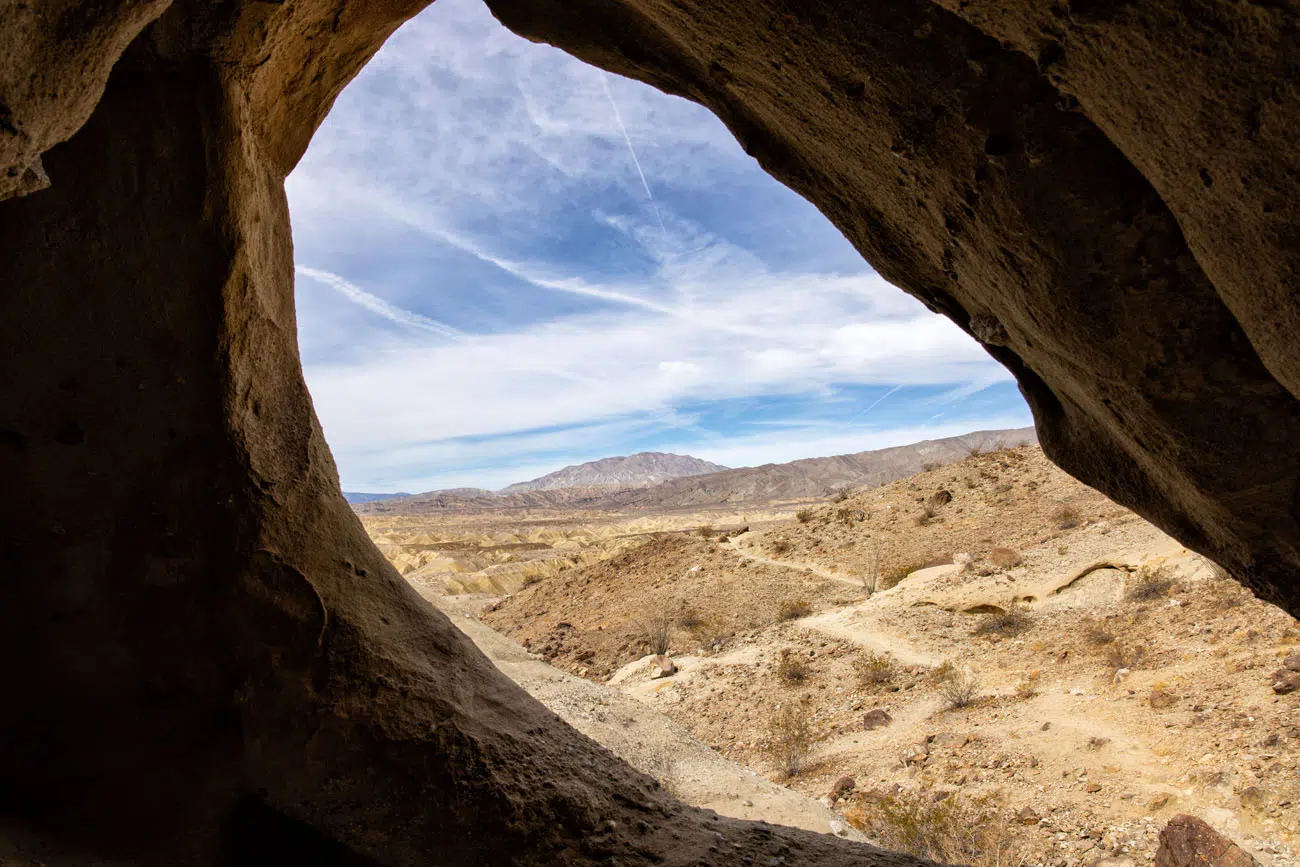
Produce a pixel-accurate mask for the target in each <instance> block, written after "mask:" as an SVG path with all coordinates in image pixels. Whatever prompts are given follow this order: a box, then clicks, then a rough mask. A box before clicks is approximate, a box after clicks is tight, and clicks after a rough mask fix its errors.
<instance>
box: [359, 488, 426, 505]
mask: <svg viewBox="0 0 1300 867" xmlns="http://www.w3.org/2000/svg"><path fill="white" fill-rule="evenodd" d="M409 496H411V495H410V494H408V493H406V492H405V491H398V492H397V493H395V494H361V493H357V492H356V491H344V492H343V499H345V500H347V501H348V502H349V503H352V504H353V505H356V504H357V503H373V502H374V501H375V500H391V499H393V498H394V497H409Z"/></svg>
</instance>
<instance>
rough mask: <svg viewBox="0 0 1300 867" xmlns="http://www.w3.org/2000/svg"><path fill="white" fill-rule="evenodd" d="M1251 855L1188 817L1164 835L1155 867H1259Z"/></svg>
mask: <svg viewBox="0 0 1300 867" xmlns="http://www.w3.org/2000/svg"><path fill="white" fill-rule="evenodd" d="M1258 864H1259V862H1258V861H1256V860H1255V859H1254V858H1253V857H1251V855H1250V853H1249V852H1247V851H1246V850H1244V849H1242V848H1241V847H1240V846H1238V845H1237V844H1236V843H1233V842H1232V841H1231V840H1229V839H1228V838H1227V837H1225V836H1223V835H1222V834H1220V833H1219V832H1218V831H1216V830H1214V829H1213V828H1211V827H1210V826H1209V825H1208V824H1206V823H1205V822H1203V821H1201V820H1200V819H1198V818H1196V817H1195V816H1189V815H1187V814H1186V813H1182V814H1179V815H1177V816H1174V817H1173V818H1172V819H1170V820H1169V824H1167V825H1165V827H1164V830H1162V831H1161V832H1160V848H1159V849H1157V850H1156V860H1155V867H1258Z"/></svg>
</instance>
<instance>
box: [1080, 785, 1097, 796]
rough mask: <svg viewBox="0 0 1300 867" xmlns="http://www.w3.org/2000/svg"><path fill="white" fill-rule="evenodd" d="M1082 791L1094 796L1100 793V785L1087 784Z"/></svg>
mask: <svg viewBox="0 0 1300 867" xmlns="http://www.w3.org/2000/svg"><path fill="white" fill-rule="evenodd" d="M1083 790H1084V791H1085V792H1087V793H1088V794H1090V795H1095V794H1096V793H1097V792H1100V791H1101V783H1089V784H1088V785H1086V786H1084V787H1083Z"/></svg>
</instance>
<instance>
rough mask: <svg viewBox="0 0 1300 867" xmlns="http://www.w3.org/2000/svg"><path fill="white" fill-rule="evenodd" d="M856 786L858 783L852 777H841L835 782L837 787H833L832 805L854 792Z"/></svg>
mask: <svg viewBox="0 0 1300 867" xmlns="http://www.w3.org/2000/svg"><path fill="white" fill-rule="evenodd" d="M856 785H857V781H856V780H854V779H853V778H852V777H850V776H848V775H845V776H843V777H840V778H839V779H838V780H836V781H835V785H833V786H831V803H832V804H834V803H835V802H836V801H838V800H839V799H840V798H843V797H844V796H845V795H847V794H848V793H849V792H851V791H853V787H854V786H856Z"/></svg>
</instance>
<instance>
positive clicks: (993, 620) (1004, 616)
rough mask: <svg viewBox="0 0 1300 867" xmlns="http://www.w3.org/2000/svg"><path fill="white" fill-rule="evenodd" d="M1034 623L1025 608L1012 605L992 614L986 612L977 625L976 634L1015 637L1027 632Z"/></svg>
mask: <svg viewBox="0 0 1300 867" xmlns="http://www.w3.org/2000/svg"><path fill="white" fill-rule="evenodd" d="M1033 625H1034V621H1033V618H1031V617H1030V616H1029V614H1028V612H1026V611H1025V610H1024V609H1023V608H1017V607H1015V606H1012V607H1011V608H1008V609H1007V610H1006V611H997V612H994V613H992V614H986V615H985V616H984V619H983V620H981V621H980V624H979V625H978V626H976V627H975V631H974V634H975V635H1001V636H1002V637H1004V638H1013V637H1015V636H1017V635H1020V634H1021V633H1022V632H1025V631H1027V630H1028V629H1029V627H1031V626H1033Z"/></svg>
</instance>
